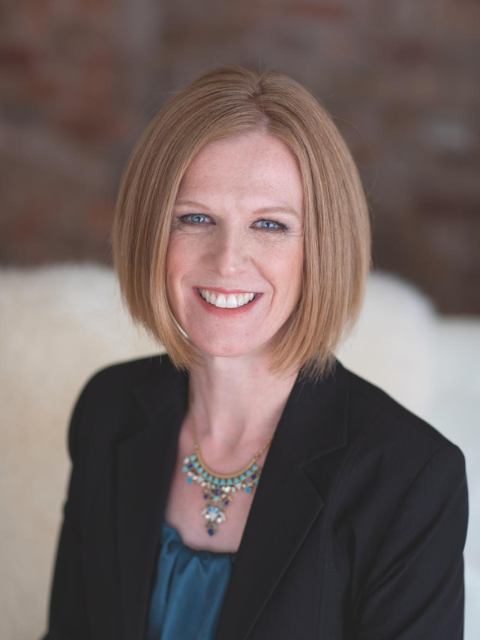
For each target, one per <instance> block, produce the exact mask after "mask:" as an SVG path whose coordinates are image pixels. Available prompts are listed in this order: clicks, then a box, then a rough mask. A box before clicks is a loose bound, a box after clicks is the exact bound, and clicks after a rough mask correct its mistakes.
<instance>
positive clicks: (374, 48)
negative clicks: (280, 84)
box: [0, 0, 480, 314]
mask: <svg viewBox="0 0 480 640" xmlns="http://www.w3.org/2000/svg"><path fill="white" fill-rule="evenodd" d="M0 35H1V44H0V70H1V80H0V92H1V112H0V118H1V122H0V127H1V130H0V134H1V135H0V176H1V185H0V187H1V188H0V216H1V233H0V262H1V263H3V264H16V265H25V266H30V265H39V264H43V263H48V262H57V261H65V260H83V259H92V260H95V261H97V262H100V263H102V264H109V263H110V262H111V253H110V247H109V233H110V229H111V224H112V216H113V208H114V202H115V197H116V192H117V188H118V184H119V179H120V176H121V172H122V170H123V168H124V166H125V164H126V161H127V159H128V156H129V154H130V152H131V150H132V148H133V146H134V143H135V141H136V140H137V139H138V137H139V135H140V133H141V132H142V130H143V129H144V127H145V125H146V123H147V122H148V121H149V120H150V119H151V118H152V117H153V115H154V113H155V112H156V111H157V109H158V108H159V107H160V106H161V105H162V103H163V102H164V101H165V99H166V98H167V97H168V95H169V94H170V93H171V92H175V91H178V90H180V89H182V88H184V87H185V86H186V85H187V84H188V83H189V82H191V81H192V80H193V79H194V78H195V77H196V76H197V75H199V74H200V73H201V72H204V71H206V70H207V69H209V68H210V67H212V66H216V65H220V64H225V63H241V64H244V65H247V66H251V67H253V68H254V69H259V70H263V69H266V68H268V67H273V68H276V69H279V70H280V71H283V72H285V73H287V74H289V75H292V76H293V77H294V78H296V79H297V80H299V81H300V82H302V83H304V84H305V85H306V86H307V87H308V88H309V89H310V90H311V91H313V93H314V94H315V95H316V96H317V98H319V99H320V100H321V101H322V103H323V105H324V106H325V107H326V108H327V109H328V110H329V112H330V113H331V114H332V115H333V117H334V119H335V122H336V124H337V126H338V128H339V129H340V131H341V132H342V134H343V136H344V138H345V139H346V141H347V143H348V144H349V147H350V149H351V151H352V153H353V155H354V157H355V160H356V161H357V164H358V167H359V169H360V173H361V176H362V179H363V183H364V186H365V191H366V193H367V194H368V199H369V202H370V205H371V207H372V213H373V216H374V263H375V266H376V267H377V268H379V269H383V270H387V271H390V272H393V273H396V274H399V275H401V276H403V277H405V278H407V279H408V280H409V281H411V282H414V283H416V284H417V285H418V286H419V287H420V288H421V289H422V291H424V292H425V293H426V294H427V295H428V296H429V297H430V298H431V299H432V300H433V301H434V302H435V304H436V306H437V308H438V309H439V311H441V312H443V313H447V314H479V313H480V144H479V138H480V82H479V77H480V38H479V36H480V2H478V0H455V1H453V0H422V1H421V2H419V1H418V0H355V1H354V0H343V1H340V0H339V1H335V0H333V1H330V2H322V1H319V0H312V1H310V2H309V1H295V0H290V1H289V0H285V1H281V0H263V1H262V0H259V1H252V0H231V1H229V2H225V1H224V0H223V1H222V0H202V1H198V0H197V1H192V0H163V2H159V0H121V1H117V2H114V1H113V0H21V1H18V0H17V1H13V0H10V1H8V0H7V2H5V0H4V2H3V4H2V9H1V20H0Z"/></svg>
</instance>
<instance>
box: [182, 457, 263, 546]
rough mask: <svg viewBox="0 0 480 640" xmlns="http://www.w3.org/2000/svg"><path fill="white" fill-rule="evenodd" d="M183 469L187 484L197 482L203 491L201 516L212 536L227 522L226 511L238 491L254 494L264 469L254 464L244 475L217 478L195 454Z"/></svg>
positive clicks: (186, 461)
mask: <svg viewBox="0 0 480 640" xmlns="http://www.w3.org/2000/svg"><path fill="white" fill-rule="evenodd" d="M183 463H184V466H183V468H182V471H183V473H186V474H187V482H189V483H192V482H196V483H197V484H199V485H200V487H201V488H202V491H203V499H204V500H205V507H204V508H203V509H202V511H201V514H202V516H203V517H204V518H205V529H206V531H207V533H208V534H209V535H210V536H213V535H214V534H215V533H217V531H218V528H219V525H221V524H222V523H223V522H225V521H226V519H227V516H226V513H225V509H226V508H227V507H228V506H229V505H230V504H231V503H232V502H233V495H234V493H235V492H236V491H242V490H245V492H246V493H252V492H253V490H254V489H255V487H256V486H257V484H258V481H259V479H260V474H261V472H262V468H261V467H260V466H258V465H257V464H252V465H251V466H250V467H249V468H248V469H247V470H246V471H245V472H244V473H241V474H240V475H237V476H235V475H233V476H217V475H215V474H213V473H209V472H207V471H206V470H205V469H203V468H202V466H201V464H200V462H199V460H198V458H197V456H196V455H195V454H193V455H191V456H189V457H187V458H185V460H184V461H183Z"/></svg>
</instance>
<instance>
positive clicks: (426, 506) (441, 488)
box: [44, 355, 468, 640]
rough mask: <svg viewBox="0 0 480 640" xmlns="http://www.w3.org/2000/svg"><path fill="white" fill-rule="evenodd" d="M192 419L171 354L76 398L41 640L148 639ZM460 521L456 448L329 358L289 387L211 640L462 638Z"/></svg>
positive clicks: (461, 482)
mask: <svg viewBox="0 0 480 640" xmlns="http://www.w3.org/2000/svg"><path fill="white" fill-rule="evenodd" d="M187 406H188V377H187V376H186V375H185V374H183V373H178V372H176V371H175V369H174V368H173V365H172V363H171V361H170V359H169V358H168V356H166V355H162V356H161V357H160V356H158V355H157V356H153V357H151V358H143V359H140V360H135V361H130V362H124V363H120V364H117V365H113V366H110V367H108V368H105V369H103V370H101V371H100V372H98V373H96V374H95V375H94V376H93V377H92V378H91V379H90V380H89V381H88V383H87V384H86V385H85V387H84V388H83V390H82V392H81V394H80V396H79V399H78V401H77V403H76V405H75V408H74V411H73V415H72V420H71V423H70V428H69V432H68V446H69V452H70V456H71V459H72V465H73V466H72V472H71V476H70V483H69V488H68V496H67V499H66V501H65V504H64V521H63V526H62V529H61V534H60V537H59V544H58V552H57V558H56V564H55V570H54V576H53V585H52V593H51V600H50V612H49V630H48V632H47V635H45V636H44V640H47V639H48V640H74V639H75V640H143V639H144V638H145V633H146V623H147V613H148V608H149V603H150V595H151V593H152V590H153V586H154V581H155V569H156V559H157V554H158V552H159V536H160V528H161V522H162V518H163V515H164V510H165V505H166V499H167V494H168V488H169V484H170V478H171V474H172V472H173V468H174V463H175V459H176V447H177V439H178V433H179V427H180V424H181V422H182V419H183V417H184V415H185V413H186V411H187ZM467 523H468V492H467V480H466V470H465V458H464V455H463V453H462V451H461V450H460V449H459V448H458V446H456V445H455V444H453V443H452V442H450V441H449V440H447V439H446V438H445V437H444V436H443V435H441V434H440V433H439V432H438V431H437V430H436V429H434V428H433V427H432V426H430V425H429V424H427V423H426V422H424V421H423V420H421V419H420V418H419V417H417V416H415V415H414V414H412V413H411V412H409V411H408V410H407V409H405V408H403V407H402V406H401V405H400V404H398V403H397V402H396V401H395V400H393V399H392V398H391V397H390V396H388V395H387V394H386V393H384V392H383V391H381V390H380V389H379V388H377V387H376V386H374V385H372V384H370V383H369V382H367V381H366V380H364V379H362V378H360V377H359V376H357V375H355V374H354V373H352V372H351V371H349V370H348V369H346V368H345V367H344V366H342V364H341V363H340V362H339V361H338V360H336V362H335V368H334V371H333V373H332V374H331V375H330V376H328V377H327V378H326V379H324V381H323V382H322V383H319V384H313V383H308V382H304V383H301V382H300V381H299V379H298V378H297V381H296V383H295V385H294V387H293V389H292V392H291V394H290V396H289V398H288V401H287V404H286V406H285V409H284V412H283V414H282V417H281V420H280V422H279V424H278V427H277V430H276V432H275V436H274V438H273V441H272V444H271V446H270V450H269V452H268V456H267V459H266V461H265V464H264V469H263V474H262V477H261V479H260V482H259V484H258V486H257V488H256V490H255V493H254V494H253V502H252V507H251V511H250V513H249V517H248V520H247V524H246V527H245V531H244V534H243V537H242V541H241V545H240V548H239V550H238V553H237V558H236V562H235V564H234V567H233V572H232V575H231V580H230V582H229V585H228V589H227V592H226V595H225V601H224V605H223V609H222V613H221V616H220V620H219V625H218V629H217V633H216V635H215V640H247V638H248V640H270V639H272V640H273V639H275V640H314V639H320V640H460V639H461V638H463V619H464V565H463V549H464V544H465V538H466V533H467ZM179 640H184V639H181V638H179ZM185 640H187V639H185ZM188 640H194V639H193V638H192V639H188Z"/></svg>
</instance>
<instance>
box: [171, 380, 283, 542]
mask: <svg viewBox="0 0 480 640" xmlns="http://www.w3.org/2000/svg"><path fill="white" fill-rule="evenodd" d="M189 399H190V406H192V393H191V389H190V390H189ZM192 430H193V441H194V447H195V453H193V454H192V455H191V456H187V457H186V458H185V459H184V461H183V464H184V466H183V468H182V471H183V472H184V473H186V474H187V482H189V483H193V482H196V483H197V484H199V485H200V487H201V488H202V492H203V499H204V500H205V507H204V508H203V509H202V511H201V514H202V516H204V518H205V529H206V530H207V533H208V534H209V535H210V536H213V535H214V534H215V533H216V532H217V531H218V527H219V525H220V524H222V523H223V522H225V521H226V519H227V516H226V514H225V509H226V508H227V507H228V505H229V504H231V503H232V502H233V496H234V494H235V492H237V491H242V490H245V492H246V493H252V492H253V490H254V489H255V487H256V486H257V484H258V481H259V479H260V475H261V473H262V467H261V466H260V465H258V464H257V460H258V459H259V458H260V456H261V455H262V453H263V452H264V451H265V449H266V448H267V447H268V445H269V444H270V442H271V441H272V440H273V436H272V437H271V438H270V439H269V440H268V441H267V442H266V443H265V444H264V446H263V447H262V448H261V449H260V451H259V452H258V453H256V454H255V455H254V456H253V458H252V459H251V460H250V462H249V463H248V464H247V466H246V467H243V469H240V470H239V471H236V472H235V473H232V474H225V473H217V472H216V471H213V469H211V468H210V467H209V466H208V465H207V464H206V462H205V461H204V459H203V457H202V453H201V451H200V445H199V443H198V440H197V433H196V429H195V419H194V417H193V413H192Z"/></svg>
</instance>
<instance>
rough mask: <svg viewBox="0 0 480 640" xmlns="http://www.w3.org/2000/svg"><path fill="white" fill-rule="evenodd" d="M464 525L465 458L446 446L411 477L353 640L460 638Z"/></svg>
mask: <svg viewBox="0 0 480 640" xmlns="http://www.w3.org/2000/svg"><path fill="white" fill-rule="evenodd" d="M380 515H381V514H379V516H380ZM467 525H468V489H467V478H466V468H465V457H464V455H463V453H462V451H461V450H460V449H459V447H457V446H456V445H454V444H447V445H443V446H442V447H440V448H439V449H437V450H436V451H435V453H434V454H433V455H432V456H431V457H430V458H429V459H428V461H427V462H426V463H425V464H424V466H423V467H422V468H421V470H420V471H419V473H418V474H417V475H416V477H415V479H414V480H413V482H412V483H411V485H410V487H409V489H408V491H407V493H406V495H405V496H404V497H403V499H402V501H401V503H400V506H399V508H398V510H397V512H396V515H395V517H394V519H393V523H392V524H391V526H390V527H389V529H388V531H387V533H386V535H385V537H384V539H383V542H382V544H381V545H380V547H379V549H378V553H377V556H376V559H375V561H374V563H373V567H372V569H371V571H370V573H369V576H368V578H367V580H366V582H365V584H364V589H363V595H362V597H361V602H360V606H359V617H358V625H357V628H356V633H355V635H354V638H355V640H418V639H419V638H421V640H462V639H463V628H464V561H463V549H464V545H465V540H466V535H467Z"/></svg>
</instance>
